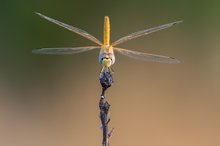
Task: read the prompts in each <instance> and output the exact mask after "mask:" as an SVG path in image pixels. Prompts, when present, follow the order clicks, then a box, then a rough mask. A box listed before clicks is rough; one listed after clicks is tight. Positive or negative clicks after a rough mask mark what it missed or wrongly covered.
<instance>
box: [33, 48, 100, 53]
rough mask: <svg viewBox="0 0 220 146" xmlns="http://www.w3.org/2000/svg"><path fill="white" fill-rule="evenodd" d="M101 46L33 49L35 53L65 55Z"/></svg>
mask: <svg viewBox="0 0 220 146" xmlns="http://www.w3.org/2000/svg"><path fill="white" fill-rule="evenodd" d="M96 48H100V47H99V46H85V47H76V48H42V49H36V50H33V51H32V53H34V54H51V55H63V54H76V53H81V52H86V51H90V50H93V49H96Z"/></svg>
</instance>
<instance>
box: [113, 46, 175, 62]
mask: <svg viewBox="0 0 220 146" xmlns="http://www.w3.org/2000/svg"><path fill="white" fill-rule="evenodd" d="M114 50H116V51H117V52H119V53H120V54H122V55H125V56H127V57H130V58H133V59H137V60H142V61H151V62H159V63H170V64H176V63H179V60H177V59H175V58H172V57H168V56H162V55H156V54H149V53H142V52H137V51H131V50H127V49H122V48H115V47H114Z"/></svg>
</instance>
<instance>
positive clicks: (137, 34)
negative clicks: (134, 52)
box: [112, 21, 182, 46]
mask: <svg viewBox="0 0 220 146" xmlns="http://www.w3.org/2000/svg"><path fill="white" fill-rule="evenodd" d="M181 22H182V21H176V22H172V23H168V24H164V25H160V26H157V27H153V28H150V29H145V30H141V31H137V32H134V33H131V34H129V35H127V36H124V37H122V38H120V39H118V40H117V41H115V42H113V43H112V46H116V45H118V44H121V43H124V42H127V41H129V40H132V39H135V38H138V37H141V36H144V35H147V34H150V33H152V32H156V31H159V30H162V29H166V28H169V27H171V26H174V25H176V24H178V23H181Z"/></svg>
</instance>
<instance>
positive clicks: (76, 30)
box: [35, 12, 102, 45]
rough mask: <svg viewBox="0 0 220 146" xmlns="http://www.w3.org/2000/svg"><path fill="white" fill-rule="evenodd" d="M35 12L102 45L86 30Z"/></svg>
mask: <svg viewBox="0 0 220 146" xmlns="http://www.w3.org/2000/svg"><path fill="white" fill-rule="evenodd" d="M35 13H36V14H37V15H39V16H40V17H42V18H44V19H46V20H48V21H50V22H52V23H55V24H57V25H59V26H61V27H64V28H66V29H68V30H70V31H72V32H74V33H77V34H78V35H81V36H83V37H85V38H87V39H88V40H90V41H92V42H94V43H96V44H98V45H102V43H101V42H100V41H99V40H98V39H97V38H95V37H94V36H92V35H91V34H89V33H88V32H86V31H84V30H82V29H79V28H76V27H74V26H70V25H68V24H65V23H63V22H60V21H58V20H55V19H53V18H50V17H47V16H45V15H43V14H41V13H37V12H35Z"/></svg>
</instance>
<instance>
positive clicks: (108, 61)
mask: <svg viewBox="0 0 220 146" xmlns="http://www.w3.org/2000/svg"><path fill="white" fill-rule="evenodd" d="M102 65H103V66H104V67H110V66H111V65H112V60H111V58H109V57H108V56H106V57H105V58H103V59H102Z"/></svg>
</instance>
